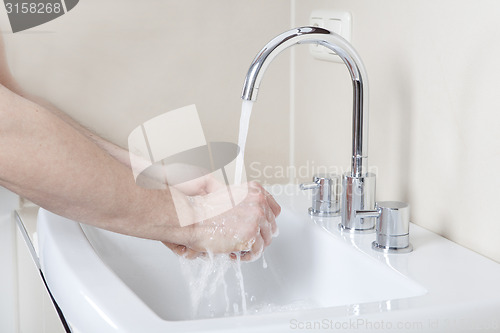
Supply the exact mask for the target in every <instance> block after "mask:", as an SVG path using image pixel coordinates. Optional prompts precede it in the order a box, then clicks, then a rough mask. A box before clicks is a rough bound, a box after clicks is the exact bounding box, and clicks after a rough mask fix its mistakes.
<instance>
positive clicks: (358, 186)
mask: <svg viewBox="0 0 500 333" xmlns="http://www.w3.org/2000/svg"><path fill="white" fill-rule="evenodd" d="M375 181H376V177H375V174H373V173H368V174H366V175H365V176H363V177H352V176H351V175H349V174H344V177H343V178H342V208H341V210H340V211H341V215H342V220H341V222H340V228H341V229H342V230H344V231H349V232H373V231H374V230H375V220H376V216H377V215H376V213H374V211H375V210H376V206H375ZM363 211H368V213H366V214H365V215H363V214H360V212H363Z"/></svg>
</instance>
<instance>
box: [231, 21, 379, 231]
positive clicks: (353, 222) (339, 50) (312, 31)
mask: <svg viewBox="0 0 500 333" xmlns="http://www.w3.org/2000/svg"><path fill="white" fill-rule="evenodd" d="M297 44H318V45H322V46H324V47H326V48H328V49H330V50H332V51H333V52H335V53H336V54H337V55H338V56H339V57H340V58H341V59H342V60H343V62H344V64H345V65H346V66H347V69H348V71H349V74H350V75H351V79H352V87H353V113H352V159H351V171H350V172H347V173H345V174H344V175H343V178H342V199H341V200H342V203H341V216H342V220H341V224H340V227H341V229H343V230H346V231H355V232H363V231H373V230H374V228H375V218H374V217H368V216H366V217H365V216H361V215H357V214H356V212H358V211H365V210H373V209H375V175H374V174H371V173H367V164H368V153H367V150H368V83H367V82H368V81H367V75H366V71H365V68H364V65H363V62H362V61H361V58H360V57H359V55H358V54H357V52H356V51H355V50H354V48H353V47H352V46H351V45H350V44H349V43H348V42H347V41H346V40H345V39H344V38H342V37H340V36H339V35H337V34H335V33H333V32H331V31H329V30H326V29H323V28H318V27H301V28H296V29H292V30H289V31H287V32H284V33H282V34H280V35H279V36H277V37H275V38H274V39H273V40H271V41H270V42H269V43H268V44H267V45H266V46H264V48H263V49H262V50H261V51H260V52H259V53H258V54H257V56H256V57H255V59H254V60H253V62H252V64H251V65H250V69H249V70H248V73H247V76H246V77H245V83H244V86H243V92H242V96H241V98H242V99H244V100H249V101H255V100H256V99H257V93H258V90H259V86H260V82H261V80H262V77H263V75H264V72H265V70H266V68H267V66H268V65H269V64H270V63H271V61H272V60H273V59H274V58H275V57H276V56H277V55H278V54H280V53H281V52H282V51H283V50H285V49H286V48H288V47H290V46H293V45H297Z"/></svg>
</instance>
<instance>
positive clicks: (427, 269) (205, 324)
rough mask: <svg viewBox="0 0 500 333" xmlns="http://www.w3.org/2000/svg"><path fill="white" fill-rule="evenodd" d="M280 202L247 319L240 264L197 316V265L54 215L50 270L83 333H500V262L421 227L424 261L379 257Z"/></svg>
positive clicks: (45, 244) (45, 229) (246, 274)
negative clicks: (190, 270) (189, 271)
mask: <svg viewBox="0 0 500 333" xmlns="http://www.w3.org/2000/svg"><path fill="white" fill-rule="evenodd" d="M289 189H290V188H289ZM273 190H274V191H273V192H275V193H277V192H281V193H286V192H287V191H284V187H274V188H273ZM294 192H296V191H294ZM275 197H276V199H277V201H278V202H279V203H280V204H281V206H282V214H281V215H280V217H279V219H278V221H277V222H278V225H279V228H280V235H279V237H278V238H275V239H274V241H273V243H272V244H271V246H270V247H269V248H268V249H266V251H265V255H264V258H265V263H266V264H267V268H265V266H266V265H265V263H264V261H263V260H262V259H259V260H257V261H255V262H253V263H242V264H241V271H242V273H243V274H242V275H243V281H244V287H245V288H244V290H245V292H246V295H245V297H246V307H247V310H246V312H245V313H244V311H243V307H244V304H243V302H242V297H241V288H240V281H239V279H238V277H237V273H238V270H237V265H236V264H233V266H234V267H230V268H229V269H228V271H227V273H226V275H225V279H224V281H225V286H226V288H224V283H223V284H221V285H219V288H218V289H216V290H215V291H214V292H213V296H211V297H210V298H205V299H204V300H203V301H202V302H201V303H200V305H199V307H198V308H197V310H196V311H195V310H194V309H193V305H192V304H191V303H192V302H191V296H190V288H189V286H188V284H189V279H187V276H186V275H185V274H183V270H182V269H181V268H182V267H181V266H182V265H185V264H186V263H185V262H184V261H180V260H179V258H178V257H177V256H176V255H174V254H172V253H171V252H170V250H168V249H167V248H166V247H165V246H164V245H163V244H161V243H159V242H155V241H150V240H144V239H138V238H134V237H128V236H124V235H119V234H115V233H112V232H108V231H104V230H100V229H97V228H93V227H89V226H85V225H80V224H79V223H76V222H73V221H69V220H67V219H65V218H62V217H60V216H57V215H54V214H52V213H50V212H48V211H44V210H41V211H40V213H39V216H38V233H39V239H40V249H39V253H40V261H41V266H42V271H43V273H44V275H45V278H46V281H47V284H48V286H49V288H50V291H51V293H52V295H53V296H54V298H55V300H56V301H57V303H58V305H59V306H60V307H61V309H62V312H63V313H64V316H65V318H66V320H67V321H68V323H69V324H70V326H71V327H72V328H73V330H74V331H75V332H79V331H80V332H107V331H113V332H114V331H119V332H166V331H170V330H171V331H173V332H180V331H234V330H235V329H236V328H237V330H238V331H261V332H271V331H272V332H278V331H288V332H289V331H290V330H291V329H307V326H308V325H309V326H311V325H324V326H322V328H325V327H326V326H328V325H330V326H331V327H332V328H330V329H334V328H336V329H338V328H339V327H340V326H342V327H341V328H343V329H346V327H345V325H347V326H348V327H347V328H355V327H354V326H353V325H364V326H367V327H357V328H358V329H359V328H363V329H365V330H369V329H370V327H369V326H368V325H369V324H371V325H372V327H371V328H372V329H373V330H377V329H378V331H380V324H381V323H385V324H386V325H387V324H388V323H390V325H394V328H396V326H397V325H407V326H410V325H413V326H412V327H411V328H412V329H415V330H416V331H425V330H435V331H436V332H442V331H447V330H449V331H450V332H452V331H454V328H456V327H463V325H465V324H467V325H476V326H477V325H490V326H491V328H495V327H496V329H497V330H500V323H499V322H498V318H499V316H498V315H499V314H500V283H499V282H498V281H500V265H499V264H497V263H495V262H493V261H491V260H488V259H486V258H484V257H482V256H480V255H478V254H475V253H473V252H471V251H469V250H467V249H465V248H463V247H460V246H458V245H456V244H455V243H452V242H450V241H448V240H446V239H444V238H442V237H440V236H437V235H435V234H433V233H431V232H429V231H426V230H424V229H422V228H420V227H418V226H416V225H413V224H412V225H411V230H410V234H411V238H410V239H411V242H412V244H413V246H414V251H413V252H412V253H409V254H391V255H387V254H383V253H379V252H374V251H372V250H371V242H372V241H373V239H374V234H363V235H354V236H351V235H349V234H343V233H341V232H340V231H338V229H337V228H336V225H337V224H338V222H339V221H338V219H336V218H330V219H321V220H316V221H315V220H313V219H311V217H310V216H309V215H308V213H307V207H308V206H309V199H308V198H307V196H306V195H301V194H298V195H294V196H290V195H276V196H275ZM325 227H326V228H327V229H328V231H327V230H326V229H325ZM198 260H201V259H198ZM184 267H185V266H184ZM464 321H466V322H464ZM374 324H376V325H379V326H378V328H377V327H375V326H374ZM494 325H497V326H494ZM336 326H338V327H336ZM311 327H312V326H311ZM474 327H475V326H474ZM404 328H409V327H404ZM409 331H411V329H410V330H409Z"/></svg>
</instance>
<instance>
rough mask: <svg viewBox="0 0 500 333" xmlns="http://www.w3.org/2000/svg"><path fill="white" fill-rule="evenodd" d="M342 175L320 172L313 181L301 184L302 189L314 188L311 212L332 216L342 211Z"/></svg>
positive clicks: (316, 214) (314, 214) (315, 214)
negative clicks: (340, 188)
mask: <svg viewBox="0 0 500 333" xmlns="http://www.w3.org/2000/svg"><path fill="white" fill-rule="evenodd" d="M339 185H340V177H339V176H337V175H334V174H319V175H315V176H314V177H313V181H312V183H305V184H300V189H301V190H312V191H313V197H312V207H311V208H309V214H311V215H313V216H321V217H330V216H338V215H339V213H340V202H339V195H340V191H339Z"/></svg>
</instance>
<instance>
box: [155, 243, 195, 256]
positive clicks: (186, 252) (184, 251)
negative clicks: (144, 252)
mask: <svg viewBox="0 0 500 333" xmlns="http://www.w3.org/2000/svg"><path fill="white" fill-rule="evenodd" d="M162 243H163V244H164V245H165V246H166V247H168V248H169V249H170V250H172V252H174V253H175V254H177V255H178V256H181V257H184V258H187V259H195V258H198V257H200V256H203V253H201V252H198V251H194V250H192V249H190V248H188V247H186V246H184V245H180V244H174V243H169V242H162Z"/></svg>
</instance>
